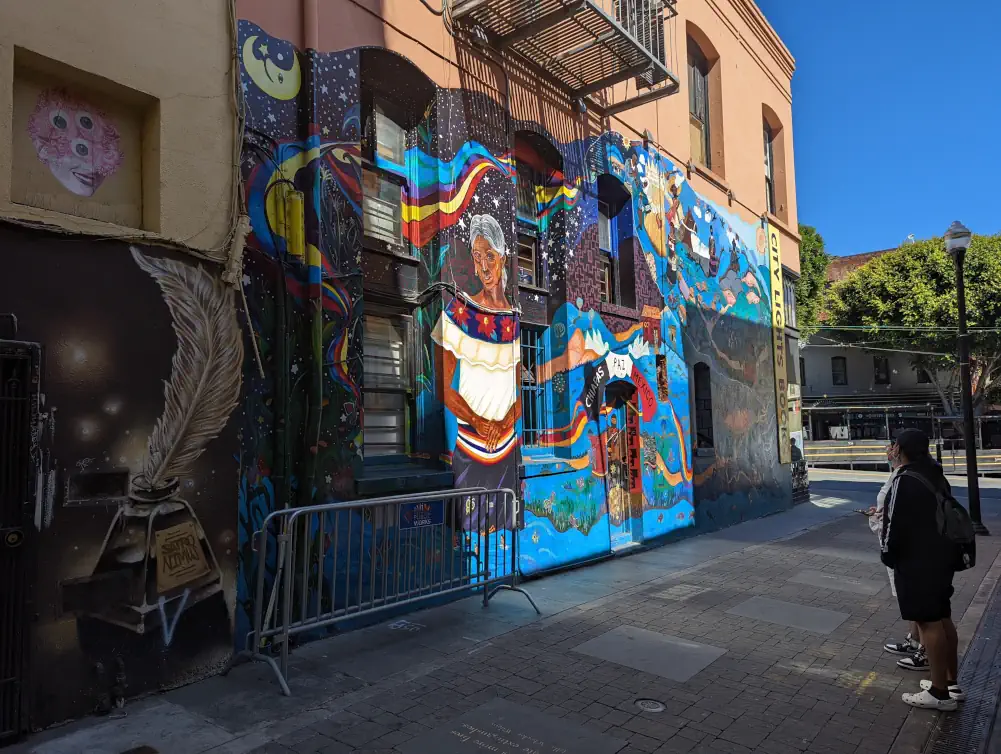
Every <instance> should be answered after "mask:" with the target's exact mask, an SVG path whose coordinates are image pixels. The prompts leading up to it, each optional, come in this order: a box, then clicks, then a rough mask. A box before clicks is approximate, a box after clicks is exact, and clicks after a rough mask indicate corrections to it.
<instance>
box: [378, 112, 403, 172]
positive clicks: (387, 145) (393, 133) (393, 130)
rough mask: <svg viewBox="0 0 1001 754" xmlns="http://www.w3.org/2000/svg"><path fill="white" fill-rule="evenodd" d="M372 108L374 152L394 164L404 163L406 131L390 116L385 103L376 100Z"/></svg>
mask: <svg viewBox="0 0 1001 754" xmlns="http://www.w3.org/2000/svg"><path fill="white" fill-rule="evenodd" d="M372 109H373V110H374V114H375V154H376V155H377V156H378V157H380V158H382V159H384V160H388V161H389V162H392V163H393V164H394V165H405V164H406V157H405V156H404V153H405V152H406V148H407V132H406V131H404V130H403V127H402V126H401V125H400V124H399V123H397V122H396V121H395V120H393V118H392V117H390V115H389V114H388V112H387V111H388V110H389V108H388V106H387V105H386V103H384V102H380V101H376V102H375V104H374V105H373V108H372Z"/></svg>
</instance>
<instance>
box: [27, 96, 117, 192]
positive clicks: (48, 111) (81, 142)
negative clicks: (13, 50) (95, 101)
mask: <svg viewBox="0 0 1001 754" xmlns="http://www.w3.org/2000/svg"><path fill="white" fill-rule="evenodd" d="M28 136H30V137H31V143H32V144H33V145H34V147H35V153H36V154H37V155H38V159H39V160H41V161H42V162H43V163H44V164H45V165H46V166H47V167H48V168H49V171H50V172H51V173H52V175H53V176H55V178H56V180H57V181H59V182H60V183H61V184H62V185H63V186H65V187H66V188H67V189H68V190H70V191H72V192H73V193H74V194H77V195H78V196H93V195H94V192H95V191H97V190H98V189H99V188H100V187H101V184H102V183H104V180H105V179H106V178H108V177H109V176H110V175H112V174H114V173H115V171H117V170H118V168H120V167H121V165H122V161H123V155H122V151H121V148H120V146H119V141H120V139H119V134H118V129H117V128H116V127H115V124H114V123H113V122H112V121H111V119H110V118H109V117H108V116H107V115H106V114H105V113H103V112H101V111H100V110H99V109H97V108H96V107H94V106H93V105H91V104H90V103H88V102H85V101H84V100H82V99H80V98H79V97H75V96H74V95H72V94H70V93H69V92H67V91H65V90H63V89H47V90H45V91H43V92H42V93H41V94H39V95H38V100H37V102H36V103H35V110H34V112H32V114H31V117H30V118H29V120H28Z"/></svg>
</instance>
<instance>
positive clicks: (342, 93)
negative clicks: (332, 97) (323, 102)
mask: <svg viewBox="0 0 1001 754" xmlns="http://www.w3.org/2000/svg"><path fill="white" fill-rule="evenodd" d="M339 96H340V98H341V102H347V101H348V95H346V94H345V93H344V92H341V93H340V95H339Z"/></svg>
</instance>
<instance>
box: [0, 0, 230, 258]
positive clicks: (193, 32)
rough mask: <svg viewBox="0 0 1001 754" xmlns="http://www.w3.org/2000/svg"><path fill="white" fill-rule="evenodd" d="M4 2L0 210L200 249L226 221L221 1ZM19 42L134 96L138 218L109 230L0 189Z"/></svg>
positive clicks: (225, 38)
mask: <svg viewBox="0 0 1001 754" xmlns="http://www.w3.org/2000/svg"><path fill="white" fill-rule="evenodd" d="M99 6H100V7H99V8H97V7H95V8H90V7H88V8H87V10H86V11H85V12H84V11H82V10H81V6H80V5H79V4H78V3H73V2H67V1H66V0H50V1H49V2H45V3H33V2H9V3H4V4H3V5H2V6H0V216H2V217H8V218H13V219H19V220H27V221H34V222H44V223H46V224H49V225H53V226H58V227H60V228H62V229H67V230H73V231H79V232H86V233H94V234H98V235H101V236H118V235H123V234H124V235H131V236H149V237H150V238H151V239H166V240H171V241H177V242H182V243H184V244H187V245H188V246H190V247H192V248H195V249H199V250H202V251H208V250H211V249H214V248H216V247H221V246H222V245H223V244H224V241H225V238H226V235H227V233H228V231H229V227H230V221H231V206H230V205H231V194H232V188H233V171H234V165H233V142H234V138H235V128H236V126H235V117H234V109H233V106H232V104H231V101H232V91H233V90H232V87H233V83H232V76H231V70H230V69H231V64H232V53H231V50H232V44H233V43H232V39H231V31H230V26H231V20H230V15H229V12H228V10H227V4H226V3H220V2H217V3H203V2H197V1H196V0H170V2H167V1H166V0H150V1H149V2H144V3H138V4H137V3H132V2H127V1H126V0H102V2H101V3H100V4H99ZM25 51H27V53H28V54H29V55H30V53H36V54H38V55H41V56H44V57H45V58H49V59H51V60H53V61H56V63H57V64H63V65H64V66H65V67H66V70H70V71H73V74H74V75H73V76H72V78H73V79H75V78H76V77H77V76H80V77H83V78H85V79H88V80H90V81H91V82H99V83H100V82H101V80H102V79H103V80H104V81H103V84H104V85H106V86H109V87H113V86H114V85H118V86H119V87H124V88H126V89H127V90H131V96H132V97H133V98H134V99H136V100H142V101H143V102H142V107H143V108H144V112H145V113H146V114H147V115H148V118H147V122H148V128H146V129H145V131H144V133H143V139H142V141H143V145H142V150H143V156H142V157H143V173H144V175H143V195H144V196H143V204H144V208H143V209H144V211H143V215H144V217H143V228H140V229H136V228H129V229H125V228H119V227H117V226H115V225H113V224H109V223H106V222H101V221H97V220H93V219H88V218H85V217H78V216H74V215H72V214H65V213H59V212H53V211H50V210H42V209H37V208H33V207H28V206H25V205H22V204H13V203H12V202H11V201H10V199H11V195H10V186H11V173H10V171H11V164H12V159H11V144H12V138H11V136H12V134H11V127H12V114H13V98H12V89H13V87H12V81H13V78H14V69H15V58H18V57H19V56H21V55H23V53H24V52H25Z"/></svg>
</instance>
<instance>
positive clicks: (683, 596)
mask: <svg viewBox="0 0 1001 754" xmlns="http://www.w3.org/2000/svg"><path fill="white" fill-rule="evenodd" d="M711 591H712V589H710V588H709V587H707V586H695V585H694V584H675V585H674V586H672V587H670V588H669V589H665V590H664V591H662V592H654V593H653V594H652V595H651V596H652V597H659V598H660V599H662V600H676V601H678V602H684V601H685V600H688V599H691V598H692V597H697V596H698V595H700V594H702V593H703V592H711Z"/></svg>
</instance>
